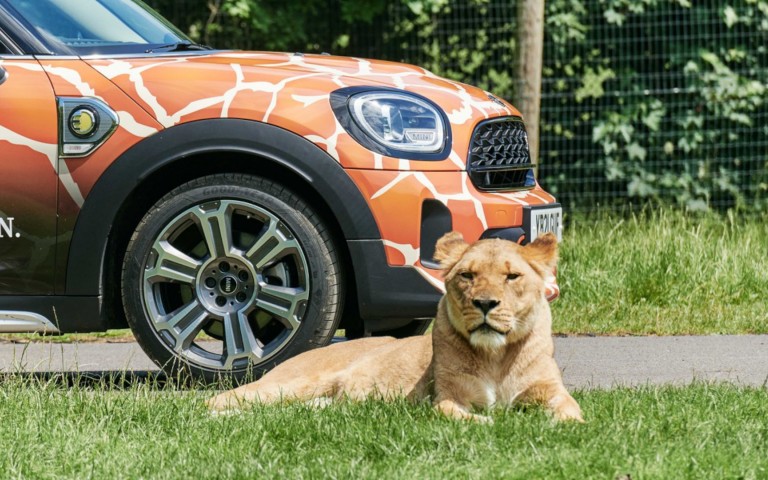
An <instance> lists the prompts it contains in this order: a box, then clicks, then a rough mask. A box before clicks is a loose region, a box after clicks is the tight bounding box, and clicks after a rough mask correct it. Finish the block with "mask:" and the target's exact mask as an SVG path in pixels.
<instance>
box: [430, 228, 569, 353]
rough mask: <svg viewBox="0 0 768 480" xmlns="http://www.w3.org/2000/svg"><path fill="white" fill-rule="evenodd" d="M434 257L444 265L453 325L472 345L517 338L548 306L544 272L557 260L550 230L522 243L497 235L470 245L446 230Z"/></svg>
mask: <svg viewBox="0 0 768 480" xmlns="http://www.w3.org/2000/svg"><path fill="white" fill-rule="evenodd" d="M435 258H436V259H438V260H440V261H441V264H442V267H443V269H444V276H445V286H446V295H445V302H446V306H447V309H448V315H449V319H450V321H451V324H452V325H453V327H454V328H455V329H456V331H457V332H458V333H459V334H460V335H462V336H464V337H465V338H467V339H468V340H469V342H470V344H471V345H473V346H474V347H477V348H483V349H489V350H495V349H498V348H501V347H503V346H505V345H507V344H509V343H513V342H516V341H518V340H520V339H521V338H523V337H524V336H525V335H527V334H528V333H529V332H530V331H531V329H532V328H533V326H534V324H535V322H536V320H537V319H539V318H541V315H540V314H541V313H542V312H541V309H542V308H544V309H546V308H548V305H547V301H546V299H545V298H544V289H545V283H544V277H545V276H547V275H549V274H551V273H552V271H553V270H554V268H555V264H556V262H557V240H556V239H555V237H554V236H553V235H544V236H542V237H540V238H539V239H537V240H536V241H535V242H533V243H531V244H529V245H527V246H525V247H521V246H519V245H517V244H515V243H512V242H509V241H506V240H499V239H489V240H481V241H478V242H476V243H474V244H473V245H468V244H466V243H465V242H464V241H463V239H462V238H461V235H459V234H457V233H449V234H447V235H445V236H444V237H443V238H441V239H440V240H439V241H438V244H437V248H436V253H435Z"/></svg>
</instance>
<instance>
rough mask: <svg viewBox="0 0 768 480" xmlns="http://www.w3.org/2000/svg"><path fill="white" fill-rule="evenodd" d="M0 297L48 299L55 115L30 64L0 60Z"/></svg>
mask: <svg viewBox="0 0 768 480" xmlns="http://www.w3.org/2000/svg"><path fill="white" fill-rule="evenodd" d="M0 65H2V67H3V68H4V69H5V70H6V72H7V75H6V78H5V81H4V82H3V83H2V85H0V295H34V294H37V295H41V294H50V293H53V279H54V262H55V256H54V252H55V250H54V248H53V247H54V245H55V241H56V191H57V188H58V182H59V181H58V178H57V175H56V172H57V169H58V166H57V151H58V146H57V112H56V101H55V98H54V95H53V90H52V89H51V85H50V83H49V82H48V78H47V77H46V75H45V72H43V70H42V68H41V67H40V65H39V64H38V63H37V61H35V60H34V59H21V58H19V59H13V60H0Z"/></svg>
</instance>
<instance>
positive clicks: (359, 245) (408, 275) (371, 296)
mask: <svg viewBox="0 0 768 480" xmlns="http://www.w3.org/2000/svg"><path fill="white" fill-rule="evenodd" d="M347 245H348V247H349V253H350V256H351V257H352V264H353V265H354V266H355V278H356V281H357V283H356V285H357V297H358V306H359V309H360V318H362V319H363V321H364V322H365V330H366V331H368V332H377V331H382V330H388V329H391V328H392V327H393V325H392V322H391V320H400V319H404V318H410V319H416V318H433V317H434V316H435V314H436V312H437V302H439V301H440V297H442V292H440V291H439V290H438V289H436V288H435V287H434V286H432V285H431V284H430V283H429V282H428V281H427V280H426V279H424V277H422V276H421V275H420V274H419V272H417V271H416V270H415V269H414V268H412V267H392V266H389V265H388V264H387V258H386V255H385V253H384V242H383V241H381V240H359V241H349V242H347ZM388 320H389V321H388ZM395 326H396V325H395Z"/></svg>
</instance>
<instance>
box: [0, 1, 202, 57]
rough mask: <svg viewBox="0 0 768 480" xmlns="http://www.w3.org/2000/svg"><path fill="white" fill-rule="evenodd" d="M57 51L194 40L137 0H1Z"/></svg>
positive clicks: (139, 48) (144, 48)
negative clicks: (4, 0)
mask: <svg viewBox="0 0 768 480" xmlns="http://www.w3.org/2000/svg"><path fill="white" fill-rule="evenodd" d="M6 2H7V3H8V4H10V5H11V6H12V8H13V9H14V10H16V13H17V14H18V16H19V17H21V18H22V19H23V20H25V21H26V22H27V23H28V27H29V28H31V29H32V30H33V31H34V32H35V33H36V34H37V36H38V37H39V38H40V40H41V41H43V43H45V44H46V45H49V47H50V48H51V50H52V51H53V52H55V53H58V54H75V55H88V54H103V53H144V52H150V51H154V50H158V51H169V50H182V49H187V50H188V49H190V45H193V42H192V41H191V40H190V39H189V38H188V37H187V36H186V35H184V34H183V33H181V32H180V31H179V30H178V29H177V28H175V27H174V26H173V25H171V24H170V23H169V22H167V21H166V20H165V19H163V18H162V17H160V15H159V14H157V13H156V12H154V11H153V10H152V9H150V8H149V7H147V6H146V5H145V4H144V3H142V2H140V1H137V0H77V1H73V0H6Z"/></svg>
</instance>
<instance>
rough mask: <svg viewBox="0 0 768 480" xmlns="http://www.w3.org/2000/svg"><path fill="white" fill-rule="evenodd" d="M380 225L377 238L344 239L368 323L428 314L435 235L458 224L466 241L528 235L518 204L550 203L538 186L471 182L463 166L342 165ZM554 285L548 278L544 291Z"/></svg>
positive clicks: (378, 325)
mask: <svg viewBox="0 0 768 480" xmlns="http://www.w3.org/2000/svg"><path fill="white" fill-rule="evenodd" d="M347 173H348V174H349V175H350V177H351V178H352V180H353V181H354V182H355V184H356V185H357V186H358V188H360V191H361V192H362V194H363V197H364V198H365V199H366V200H367V201H368V205H369V207H370V208H371V212H372V213H373V216H374V218H375V220H376V223H377V226H378V228H379V231H380V233H381V240H353V241H349V242H348V245H349V250H350V253H351V255H352V261H353V265H354V267H355V276H356V285H357V291H358V292H357V293H358V303H359V308H360V315H361V317H362V318H363V319H364V320H365V321H366V328H367V329H368V330H370V331H377V330H384V329H388V328H390V327H389V326H387V323H388V322H387V319H402V318H412V319H413V318H431V317H434V315H435V310H436V305H437V302H438V301H439V299H440V297H441V296H442V294H443V292H444V286H443V282H442V275H441V271H440V268H439V265H438V264H437V263H436V262H435V261H434V260H433V258H432V257H433V254H434V246H435V242H436V241H437V239H438V238H440V237H441V236H442V235H444V234H445V233H447V232H449V231H457V232H460V233H461V234H462V235H463V237H464V239H465V240H466V241H468V242H474V241H476V240H478V239H481V238H489V237H501V238H506V239H508V240H513V241H516V242H518V243H525V241H526V240H527V238H530V234H529V232H527V231H526V228H530V227H528V226H526V225H524V217H525V210H526V208H530V207H534V208H535V207H538V206H547V205H553V204H555V199H554V197H552V196H551V195H549V194H548V193H547V192H545V191H543V190H541V188H539V187H538V186H536V187H535V188H533V189H531V190H524V191H518V192H503V193H501V192H484V191H479V190H477V189H476V188H475V187H474V185H473V184H472V182H471V180H470V179H469V176H468V175H467V173H466V172H458V171H454V172H420V171H386V170H347ZM558 294H559V289H558V287H557V283H556V281H555V278H554V275H553V276H552V278H550V279H548V289H547V297H548V298H549V299H550V300H554V299H555V298H556V297H557V296H558Z"/></svg>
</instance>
